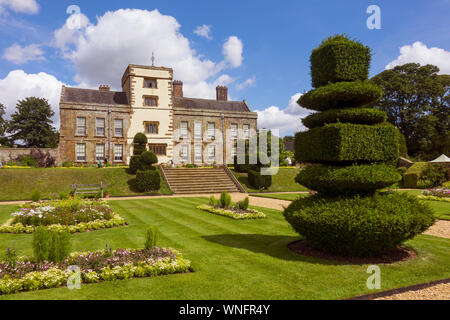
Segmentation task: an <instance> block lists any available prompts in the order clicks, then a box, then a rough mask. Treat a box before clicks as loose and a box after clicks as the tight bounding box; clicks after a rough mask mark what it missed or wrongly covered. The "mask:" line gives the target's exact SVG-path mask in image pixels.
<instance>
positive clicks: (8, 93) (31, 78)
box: [0, 70, 63, 129]
mask: <svg viewBox="0 0 450 320" xmlns="http://www.w3.org/2000/svg"><path fill="white" fill-rule="evenodd" d="M62 85H63V83H62V82H61V81H59V80H58V79H56V78H55V77H54V76H52V75H50V74H47V73H44V72H40V73H38V74H27V73H25V72H24V71H23V70H14V71H11V72H10V73H9V74H8V75H7V76H6V77H5V78H4V79H0V92H1V93H2V94H1V97H0V99H1V100H0V103H2V104H3V105H4V106H5V107H6V115H7V116H8V117H9V116H10V115H11V114H12V113H14V112H15V111H16V103H17V100H22V99H24V98H27V97H32V96H35V97H39V98H45V99H47V100H48V102H49V103H50V106H51V108H52V110H53V111H54V112H55V116H54V117H53V121H54V123H53V125H54V126H55V127H56V128H58V129H59V99H60V95H61V86H62Z"/></svg>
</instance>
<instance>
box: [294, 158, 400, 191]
mask: <svg viewBox="0 0 450 320" xmlns="http://www.w3.org/2000/svg"><path fill="white" fill-rule="evenodd" d="M401 179H402V176H401V175H400V174H399V173H398V172H397V170H396V169H395V168H394V167H389V166H386V165H384V164H369V165H352V166H347V167H342V166H323V165H320V166H315V167H309V168H306V169H304V170H302V171H301V172H300V173H299V174H298V175H297V177H296V178H295V181H296V182H297V183H300V184H301V185H303V186H305V187H307V188H309V189H311V190H315V191H318V192H320V193H322V194H329V195H330V194H333V195H344V194H356V193H367V194H369V193H374V192H375V191H376V190H377V189H383V188H386V187H389V186H391V185H393V184H394V183H396V182H399V181H400V180H401Z"/></svg>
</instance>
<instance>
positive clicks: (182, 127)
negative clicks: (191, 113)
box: [180, 121, 189, 139]
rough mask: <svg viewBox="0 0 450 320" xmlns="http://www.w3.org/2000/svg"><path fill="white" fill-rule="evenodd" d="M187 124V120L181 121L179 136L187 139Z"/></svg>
mask: <svg viewBox="0 0 450 320" xmlns="http://www.w3.org/2000/svg"><path fill="white" fill-rule="evenodd" d="M188 126H189V123H188V122H187V121H182V122H181V123H180V131H181V132H180V138H184V139H187V138H188V137H189V132H188Z"/></svg>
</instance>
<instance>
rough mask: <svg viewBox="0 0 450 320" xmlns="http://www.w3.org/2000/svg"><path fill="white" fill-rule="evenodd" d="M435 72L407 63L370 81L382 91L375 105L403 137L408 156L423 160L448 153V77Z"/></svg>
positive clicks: (428, 67) (449, 84) (437, 69)
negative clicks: (385, 114) (383, 112)
mask: <svg viewBox="0 0 450 320" xmlns="http://www.w3.org/2000/svg"><path fill="white" fill-rule="evenodd" d="M438 72H439V68H438V67H436V66H433V65H425V66H420V65H419V64H417V63H408V64H405V65H402V66H397V67H395V68H393V69H390V70H386V71H383V72H381V73H380V74H378V75H377V76H375V77H373V78H372V79H371V81H372V82H374V83H376V84H377V85H378V86H380V87H381V88H382V89H383V91H384V94H383V97H382V98H381V100H379V101H378V102H377V103H376V105H377V106H378V107H379V108H380V109H381V110H383V111H385V112H386V113H387V115H388V121H389V122H390V123H392V124H393V125H395V126H396V127H397V128H399V129H400V131H401V132H402V133H403V135H404V136H405V139H406V145H407V147H408V153H409V155H411V156H416V157H417V156H419V157H421V158H423V159H426V160H429V159H431V158H433V157H436V156H437V155H440V154H442V153H447V154H448V153H449V150H450V149H449V147H450V135H449V134H450V131H449V130H450V129H449V126H450V122H449V117H450V107H449V89H450V76H448V75H439V74H438Z"/></svg>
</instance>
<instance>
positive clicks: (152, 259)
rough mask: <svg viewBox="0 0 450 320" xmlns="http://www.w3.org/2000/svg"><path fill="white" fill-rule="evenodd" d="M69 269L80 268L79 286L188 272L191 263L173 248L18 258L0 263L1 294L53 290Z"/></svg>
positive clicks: (66, 275) (63, 279) (100, 251)
mask: <svg viewBox="0 0 450 320" xmlns="http://www.w3.org/2000/svg"><path fill="white" fill-rule="evenodd" d="M69 266H77V267H79V268H80V273H81V282H82V283H96V282H101V281H114V280H121V279H129V278H134V277H136V278H141V277H152V276H158V275H165V274H173V273H182V272H187V271H188V270H189V268H190V261H189V260H186V259H184V258H183V257H182V255H181V253H179V252H178V251H176V250H173V249H162V248H158V247H154V248H152V249H139V250H138V249H117V250H99V251H93V252H77V253H72V254H71V255H70V256H69V258H67V259H65V260H64V261H63V262H60V263H52V262H41V263H37V262H34V261H33V260H27V259H20V260H19V261H17V263H16V265H15V266H11V265H10V264H9V263H6V262H0V294H12V293H17V292H20V291H30V290H39V289H48V288H55V287H59V286H61V285H64V284H65V283H67V280H68V278H69V277H70V276H71V275H72V271H70V270H69V269H68V268H69Z"/></svg>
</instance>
